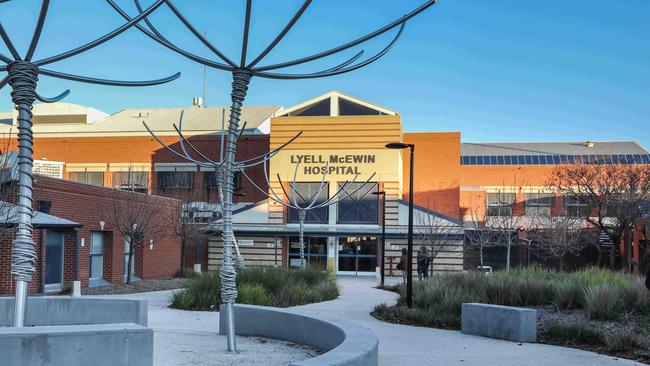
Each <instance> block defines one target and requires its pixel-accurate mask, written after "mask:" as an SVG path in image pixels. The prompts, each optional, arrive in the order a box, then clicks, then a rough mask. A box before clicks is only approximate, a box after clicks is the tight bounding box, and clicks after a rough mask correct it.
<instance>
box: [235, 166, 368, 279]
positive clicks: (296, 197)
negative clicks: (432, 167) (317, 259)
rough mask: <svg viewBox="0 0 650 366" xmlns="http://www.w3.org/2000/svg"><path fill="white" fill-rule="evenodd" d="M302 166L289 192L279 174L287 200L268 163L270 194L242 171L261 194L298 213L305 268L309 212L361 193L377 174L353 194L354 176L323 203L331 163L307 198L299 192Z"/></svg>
mask: <svg viewBox="0 0 650 366" xmlns="http://www.w3.org/2000/svg"><path fill="white" fill-rule="evenodd" d="M299 166H300V163H298V164H296V169H295V171H294V174H293V180H292V182H291V184H289V185H288V186H289V191H287V189H286V188H285V184H284V183H286V182H283V181H282V178H281V177H280V174H277V178H278V183H279V184H280V187H281V189H282V193H284V197H286V200H285V199H283V198H282V197H280V196H279V195H278V194H277V193H276V192H275V190H274V189H273V186H272V185H271V181H270V179H269V174H268V172H267V165H266V162H264V179H265V180H266V184H267V185H268V186H269V192H270V194H269V192H265V191H264V190H263V189H262V188H261V187H260V186H259V185H257V184H256V183H255V182H254V181H253V180H252V179H251V178H250V177H249V176H248V175H247V174H246V172H245V171H242V174H243V175H244V176H245V177H246V179H247V180H248V181H249V182H250V183H251V184H252V185H253V186H254V187H255V188H256V189H257V190H259V191H260V192H262V193H263V194H264V195H266V196H267V197H268V198H269V199H271V200H273V201H274V202H277V203H278V204H280V205H282V206H284V207H286V208H288V209H292V210H296V211H298V243H299V245H300V267H301V268H305V266H306V262H305V241H304V232H305V230H304V227H305V218H306V216H307V212H308V211H311V210H317V209H319V208H324V207H328V206H332V205H335V204H337V203H339V202H341V201H342V200H344V199H346V198H349V197H350V196H352V195H353V194H355V193H357V192H359V191H360V190H361V189H362V188H363V187H365V186H366V185H367V184H368V183H369V182H370V181H371V180H372V178H374V177H375V173H372V175H370V177H368V179H366V180H365V181H364V182H363V183H362V184H361V185H360V186H359V187H357V188H356V189H354V190H353V191H352V192H348V188H349V187H350V186H351V185H352V184H354V183H356V179H357V177H358V174H357V175H355V176H354V178H353V179H352V180H351V181H345V182H344V183H343V184H342V185H340V186H339V188H338V190H337V191H336V192H335V193H334V194H333V195H332V197H330V198H328V199H326V200H325V201H323V202H318V197H320V194H321V192H323V190H325V189H326V188H328V187H329V183H326V182H325V180H326V178H327V175H328V171H329V170H328V167H329V163H328V164H326V165H325V169H324V171H325V172H324V173H323V178H322V179H321V181H320V185H319V186H318V189H317V190H316V193H314V194H312V195H311V196H307V197H305V195H303V194H302V193H300V192H298V188H297V185H298V167H299ZM374 189H375V187H372V186H370V189H369V190H368V191H367V192H366V193H364V195H363V196H366V195H367V194H368V193H370V191H372V190H374Z"/></svg>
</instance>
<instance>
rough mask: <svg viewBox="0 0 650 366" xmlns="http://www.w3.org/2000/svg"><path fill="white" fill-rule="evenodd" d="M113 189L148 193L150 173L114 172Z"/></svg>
mask: <svg viewBox="0 0 650 366" xmlns="http://www.w3.org/2000/svg"><path fill="white" fill-rule="evenodd" d="M113 188H118V189H122V190H125V191H134V192H140V193H147V192H148V191H149V173H148V172H128V171H127V172H113Z"/></svg>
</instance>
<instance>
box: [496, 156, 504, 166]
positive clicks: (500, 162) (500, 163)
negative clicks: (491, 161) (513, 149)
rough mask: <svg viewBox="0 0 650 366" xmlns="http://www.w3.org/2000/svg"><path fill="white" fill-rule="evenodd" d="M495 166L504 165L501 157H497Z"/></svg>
mask: <svg viewBox="0 0 650 366" xmlns="http://www.w3.org/2000/svg"><path fill="white" fill-rule="evenodd" d="M497 164H499V165H504V164H505V163H504V161H503V156H497Z"/></svg>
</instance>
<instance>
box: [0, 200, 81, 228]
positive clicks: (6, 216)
mask: <svg viewBox="0 0 650 366" xmlns="http://www.w3.org/2000/svg"><path fill="white" fill-rule="evenodd" d="M17 218H18V206H17V205H15V204H13V203H9V202H6V201H0V224H3V225H9V226H13V225H16V220H17ZM32 225H33V226H34V227H35V228H45V229H47V228H50V229H74V228H79V227H82V226H83V225H81V224H79V223H76V222H74V221H70V220H67V219H64V218H61V217H58V216H54V215H50V214H46V213H42V212H39V211H34V217H33V218H32Z"/></svg>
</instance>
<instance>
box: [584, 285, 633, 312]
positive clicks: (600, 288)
mask: <svg viewBox="0 0 650 366" xmlns="http://www.w3.org/2000/svg"><path fill="white" fill-rule="evenodd" d="M585 310H586V312H587V317H588V318H589V319H596V320H616V319H619V318H620V317H621V315H623V312H624V310H625V300H624V298H623V297H622V290H621V288H620V287H616V286H614V285H609V284H602V285H595V286H592V287H589V288H587V290H586V291H585Z"/></svg>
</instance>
